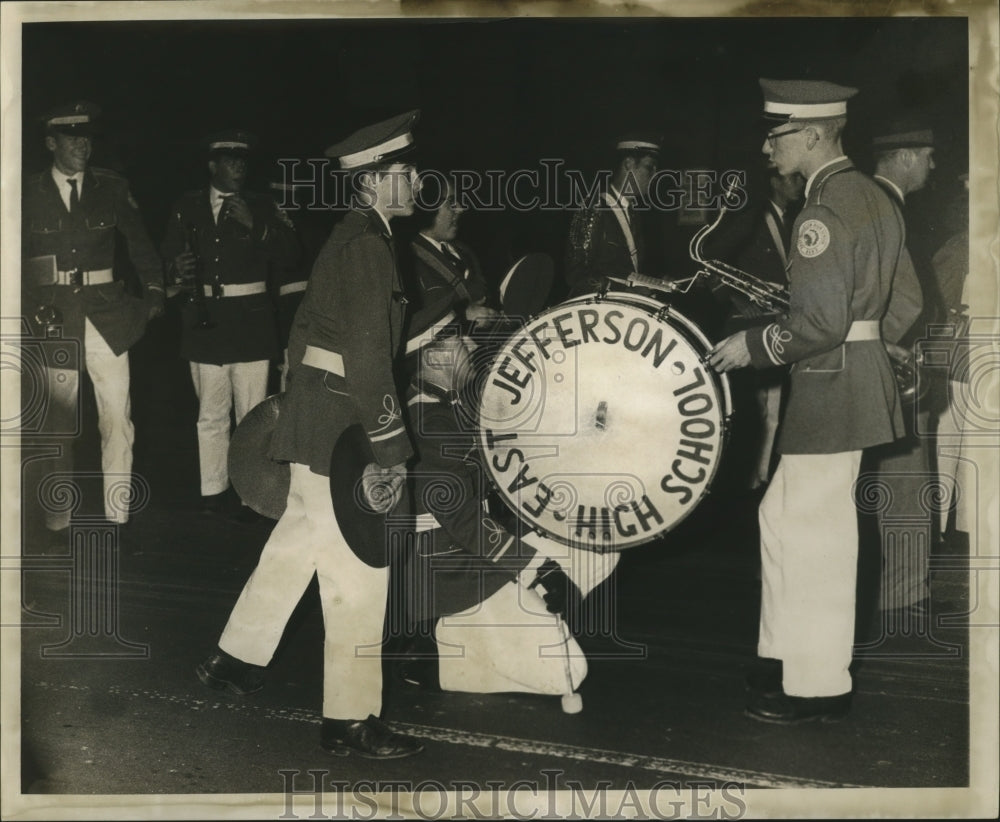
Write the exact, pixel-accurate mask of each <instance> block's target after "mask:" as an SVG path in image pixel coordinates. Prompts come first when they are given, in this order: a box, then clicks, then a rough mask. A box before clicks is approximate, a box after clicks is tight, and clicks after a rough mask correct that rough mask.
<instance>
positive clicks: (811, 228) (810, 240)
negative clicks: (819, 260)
mask: <svg viewBox="0 0 1000 822" xmlns="http://www.w3.org/2000/svg"><path fill="white" fill-rule="evenodd" d="M829 245H830V229H828V228H827V227H826V224H825V223H823V222H822V221H821V220H806V221H805V222H804V223H802V225H801V226H799V239H798V242H797V244H796V248H797V249H798V252H799V254H801V255H802V256H803V257H818V256H819V255H820V254H822V253H823V252H824V251H826V249H827V246H829Z"/></svg>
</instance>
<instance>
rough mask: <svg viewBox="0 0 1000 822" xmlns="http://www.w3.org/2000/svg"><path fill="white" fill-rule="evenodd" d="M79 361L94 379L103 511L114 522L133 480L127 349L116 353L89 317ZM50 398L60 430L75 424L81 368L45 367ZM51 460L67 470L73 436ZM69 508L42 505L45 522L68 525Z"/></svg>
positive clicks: (123, 518)
mask: <svg viewBox="0 0 1000 822" xmlns="http://www.w3.org/2000/svg"><path fill="white" fill-rule="evenodd" d="M83 348H84V357H83V361H84V367H85V368H86V369H87V372H88V373H89V374H90V379H91V382H93V384H94V397H95V399H96V401H97V427H98V430H99V431H100V435H101V471H102V473H103V474H104V516H105V517H106V518H107V519H108V520H110V521H111V522H117V523H119V524H122V523H126V522H128V500H129V498H130V497H131V493H130V491H129V490H128V489H130V487H131V480H132V445H133V443H134V442H135V428H134V427H133V425H132V405H131V399H130V398H129V393H128V388H129V364H128V352H127V351H126V352H125V353H123V354H115V353H114V352H113V351H112V350H111V348H110V347H109V346H108V344H107V343H106V342H105V341H104V337H102V336H101V334H100V332H99V331H98V330H97V329H96V328H95V327H94V325H93V323H91V322H90V320H89V319H88V320H85V324H84V337H83ZM46 376H47V382H48V390H49V399H50V402H51V403H52V411H53V413H54V414H55V416H56V418H58V419H59V430H61V431H67V430H74V428H75V422H74V421H75V420H78V419H79V400H80V373H79V371H77V370H76V369H75V368H47V369H46ZM62 451H63V453H62V454H61V455H60V456H59V457H58V458H57V460H56V468H57V470H59V471H66V472H68V471H72V469H73V453H72V442H71V441H70V440H69V439H67V441H66V442H65V444H63V445H62ZM71 513H72V512H71V511H69V510H65V511H61V510H60V511H46V514H45V525H46V527H47V528H50V529H51V530H53V531H55V530H59V529H62V528H65V527H67V526H68V525H69V521H70V515H71Z"/></svg>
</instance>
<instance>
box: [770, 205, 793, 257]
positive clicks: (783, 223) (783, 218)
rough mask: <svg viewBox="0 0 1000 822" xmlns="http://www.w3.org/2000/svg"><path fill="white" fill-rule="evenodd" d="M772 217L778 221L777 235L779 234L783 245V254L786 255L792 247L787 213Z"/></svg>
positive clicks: (790, 226)
mask: <svg viewBox="0 0 1000 822" xmlns="http://www.w3.org/2000/svg"><path fill="white" fill-rule="evenodd" d="M774 216H775V218H776V219H777V220H778V233H779V234H781V242H782V243H783V244H784V246H785V254H787V253H788V250H789V249H790V248H791V245H792V224H791V221H790V220H789V219H788V214H787V212H786V213H782V214H777V213H776V214H775V215H774Z"/></svg>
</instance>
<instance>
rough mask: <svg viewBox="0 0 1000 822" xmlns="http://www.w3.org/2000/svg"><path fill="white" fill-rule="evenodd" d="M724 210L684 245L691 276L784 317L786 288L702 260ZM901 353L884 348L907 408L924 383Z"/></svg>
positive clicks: (910, 359) (909, 358)
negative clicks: (714, 280) (712, 281)
mask: <svg viewBox="0 0 1000 822" xmlns="http://www.w3.org/2000/svg"><path fill="white" fill-rule="evenodd" d="M727 210H728V209H727V208H726V207H725V206H723V207H722V208H721V209H720V210H719V216H718V217H716V218H715V222H713V223H710V224H708V225H704V226H702V227H701V228H700V229H698V232H697V233H696V234H695V235H694V236H693V237H692V238H691V242H690V244H689V245H688V254H689V255H690V257H691V259H692V260H694V262H696V263H697V264H698V265H699V266H700V270H699V271H698V272H697V273H696V274H695V277H698V276H699V275H705V276H708V275H714V276H715V277H716V278H718V280H719V281H720V282H721V283H722V284H723V285H727V286H729V287H730V288H732V289H733V290H734V291H738V292H739V293H740V294H743V295H744V296H745V297H747V298H749V300H750V301H751V302H752V303H754V305H757V306H759V307H760V308H762V309H763V310H764V311H767V312H768V313H772V314H787V313H788V310H789V305H790V299H789V293H788V288H786V287H785V286H781V285H778V284H777V283H771V282H768V281H767V280H762V279H761V278H759V277H755V276H753V275H752V274H748V273H747V272H745V271H743V270H741V269H739V268H737V267H736V266H733V265H729V263H724V262H722V261H721V260H710V259H705V257H704V255H703V254H702V250H701V246H702V243H704V241H705V238H706V237H707V236H708V235H709V234H711V233H712V232H713V231H714V230H715V229H716V228H717V227H718V225H719V223H720V222H722V218H723V216H725V213H726V211H727ZM900 352H905V349H900V348H899V347H898V346H892V347H887V348H886V353H887V354H888V355H889V364H890V365H891V366H892V373H893V376H894V377H895V380H896V389H897V390H898V391H899V396H900V399H901V400H902V401H903V402H904V403H907V404H913V403H915V402H917V401H918V400H920V399H922V398H923V396H924V394H926V392H927V385H926V381H925V382H923V383H921V381H920V380H919V379H918V370H917V368H918V366H919V365H920V360H919V358H917V357H914V356H913V355H912V354H910V353H909V352H905V353H900Z"/></svg>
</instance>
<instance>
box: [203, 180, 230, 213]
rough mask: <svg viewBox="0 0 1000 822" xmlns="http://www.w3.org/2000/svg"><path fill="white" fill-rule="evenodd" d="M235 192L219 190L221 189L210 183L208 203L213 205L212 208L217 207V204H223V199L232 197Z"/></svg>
mask: <svg viewBox="0 0 1000 822" xmlns="http://www.w3.org/2000/svg"><path fill="white" fill-rule="evenodd" d="M234 194H236V192H235V191H229V192H223V191H219V189H217V188H216V187H215V186H213V185H211V184H209V186H208V203H209V205H211V206H212V208H215V206H216V205H217V204H221V203H222V201H223V200H225V199H226V198H227V197H232V196H233V195H234Z"/></svg>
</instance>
